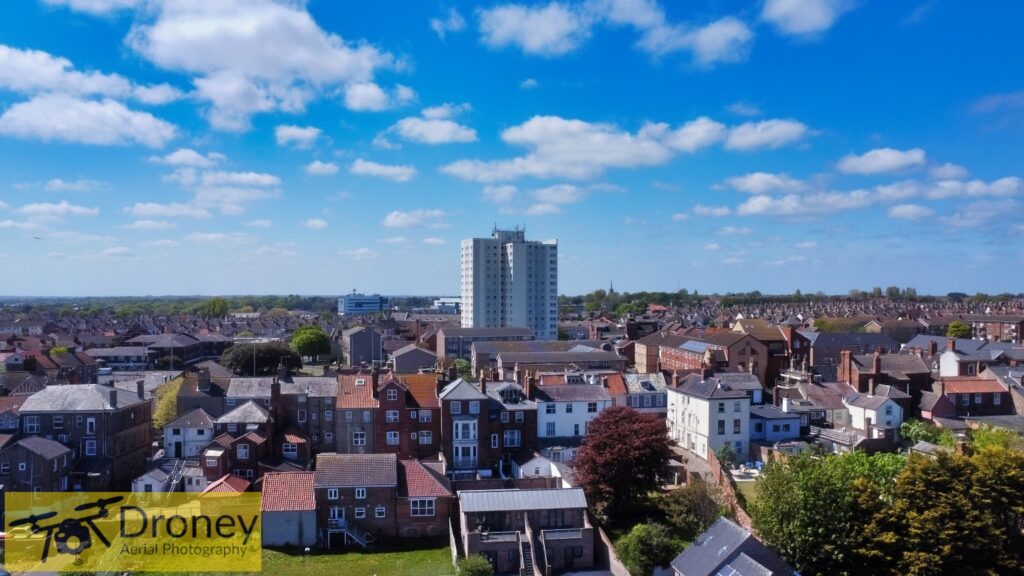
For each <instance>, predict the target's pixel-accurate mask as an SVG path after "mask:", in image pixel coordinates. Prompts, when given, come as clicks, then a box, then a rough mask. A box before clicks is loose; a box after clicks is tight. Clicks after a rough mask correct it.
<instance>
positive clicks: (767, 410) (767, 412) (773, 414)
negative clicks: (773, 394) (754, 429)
mask: <svg viewBox="0 0 1024 576" xmlns="http://www.w3.org/2000/svg"><path fill="white" fill-rule="evenodd" d="M750 417H751V418H754V417H757V418H764V419H765V420H788V419H791V418H798V416H797V415H795V414H787V413H785V412H783V411H782V410H780V409H779V408H776V407H775V406H772V405H771V404H754V405H753V406H751V407H750Z"/></svg>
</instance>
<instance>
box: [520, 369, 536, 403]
mask: <svg viewBox="0 0 1024 576" xmlns="http://www.w3.org/2000/svg"><path fill="white" fill-rule="evenodd" d="M536 385H537V377H536V376H534V373H533V372H529V371H528V372H527V373H526V385H525V386H523V393H524V394H526V398H527V399H532V398H533V392H534V390H533V389H534V387H535V386H536Z"/></svg>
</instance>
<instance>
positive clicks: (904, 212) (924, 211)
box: [888, 204, 935, 220]
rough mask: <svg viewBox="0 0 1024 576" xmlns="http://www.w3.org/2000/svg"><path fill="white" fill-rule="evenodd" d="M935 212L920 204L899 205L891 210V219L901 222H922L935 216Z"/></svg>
mask: <svg viewBox="0 0 1024 576" xmlns="http://www.w3.org/2000/svg"><path fill="white" fill-rule="evenodd" d="M934 213H935V211H934V210H932V209H931V208H928V207H926V206H921V205H919V204H897V205H896V206H893V207H891V208H889V212H888V214H889V218H897V219H900V220H920V219H922V218H927V217H929V216H931V215H932V214H934Z"/></svg>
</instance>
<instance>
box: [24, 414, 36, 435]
mask: <svg viewBox="0 0 1024 576" xmlns="http://www.w3.org/2000/svg"><path fill="white" fill-rule="evenodd" d="M38 432H39V416H26V417H25V433H26V434H37V433H38Z"/></svg>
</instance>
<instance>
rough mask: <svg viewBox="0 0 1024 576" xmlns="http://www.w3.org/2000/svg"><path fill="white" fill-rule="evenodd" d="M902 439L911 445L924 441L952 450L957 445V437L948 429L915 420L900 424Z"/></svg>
mask: <svg viewBox="0 0 1024 576" xmlns="http://www.w3.org/2000/svg"><path fill="white" fill-rule="evenodd" d="M900 438H903V439H904V440H906V441H908V442H910V443H911V444H917V443H918V442H921V441H922V440H923V441H925V442H931V443H932V444H938V445H940V446H946V447H948V448H952V447H953V446H954V445H955V444H956V437H955V436H953V433H952V432H951V431H950V430H949V429H948V428H939V427H938V426H936V425H934V424H932V423H930V422H925V421H924V420H915V419H911V420H907V421H906V422H904V423H903V424H900Z"/></svg>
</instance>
